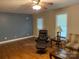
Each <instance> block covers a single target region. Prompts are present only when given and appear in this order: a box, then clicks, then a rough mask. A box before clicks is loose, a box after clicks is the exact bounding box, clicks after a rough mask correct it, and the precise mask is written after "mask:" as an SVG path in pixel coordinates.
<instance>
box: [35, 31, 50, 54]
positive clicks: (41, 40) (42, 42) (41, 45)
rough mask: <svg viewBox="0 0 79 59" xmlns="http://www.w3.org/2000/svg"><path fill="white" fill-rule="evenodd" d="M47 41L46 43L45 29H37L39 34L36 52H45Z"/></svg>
mask: <svg viewBox="0 0 79 59" xmlns="http://www.w3.org/2000/svg"><path fill="white" fill-rule="evenodd" d="M47 43H48V34H47V30H40V31H39V36H38V38H37V40H36V48H37V52H38V53H41V54H43V53H45V52H46V48H47Z"/></svg>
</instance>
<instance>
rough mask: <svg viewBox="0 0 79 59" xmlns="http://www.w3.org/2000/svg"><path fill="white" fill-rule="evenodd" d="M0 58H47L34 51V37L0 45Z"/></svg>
mask: <svg viewBox="0 0 79 59" xmlns="http://www.w3.org/2000/svg"><path fill="white" fill-rule="evenodd" d="M0 59H49V54H48V53H46V54H44V55H40V54H37V53H36V48H35V40H34V38H31V39H25V40H21V41H17V42H12V43H8V44H3V45H0Z"/></svg>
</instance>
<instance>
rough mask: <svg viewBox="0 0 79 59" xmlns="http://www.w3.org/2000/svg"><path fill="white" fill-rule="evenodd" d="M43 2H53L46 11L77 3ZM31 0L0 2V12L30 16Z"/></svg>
mask: <svg viewBox="0 0 79 59" xmlns="http://www.w3.org/2000/svg"><path fill="white" fill-rule="evenodd" d="M41 1H43V2H53V5H52V6H48V9H57V8H62V7H66V6H69V5H73V4H76V3H79V0H41ZM32 6H33V2H32V0H0V12H9V13H24V14H32V13H33V12H35V11H34V10H33V9H32Z"/></svg>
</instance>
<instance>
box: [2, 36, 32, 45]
mask: <svg viewBox="0 0 79 59" xmlns="http://www.w3.org/2000/svg"><path fill="white" fill-rule="evenodd" d="M32 37H34V36H28V37H22V38H16V39H11V40H7V41H2V42H0V44H5V43H10V42H14V41H19V40H23V39H27V38H32Z"/></svg>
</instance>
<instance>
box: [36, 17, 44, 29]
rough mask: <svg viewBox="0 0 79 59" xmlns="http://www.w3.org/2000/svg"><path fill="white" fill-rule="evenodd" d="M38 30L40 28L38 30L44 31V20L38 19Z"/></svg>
mask: <svg viewBox="0 0 79 59" xmlns="http://www.w3.org/2000/svg"><path fill="white" fill-rule="evenodd" d="M37 28H38V30H41V29H43V18H38V20H37Z"/></svg>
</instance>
